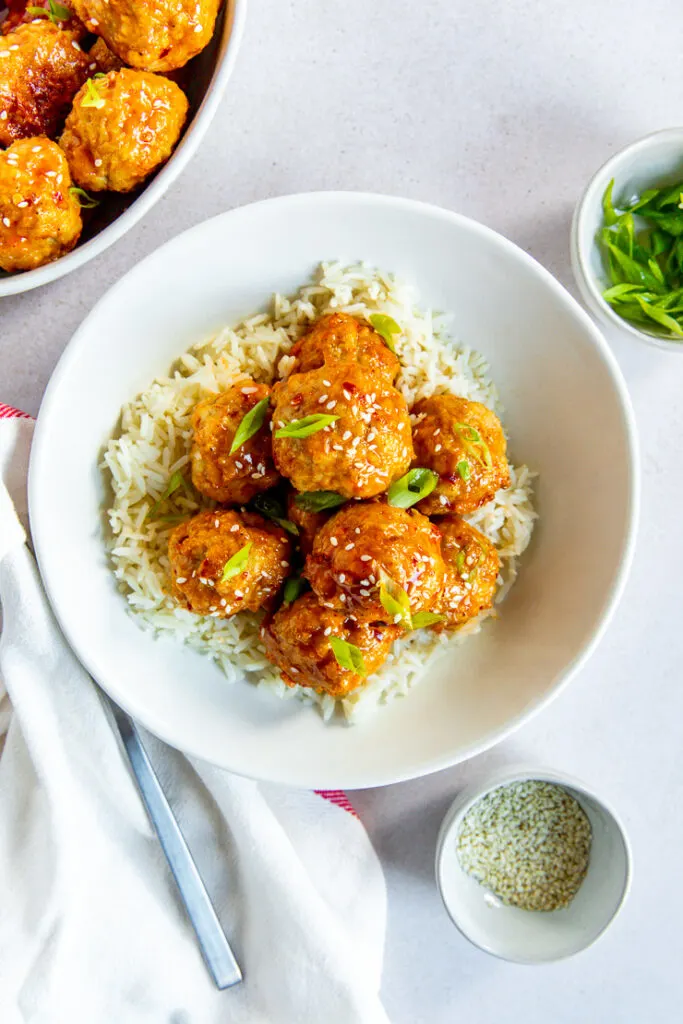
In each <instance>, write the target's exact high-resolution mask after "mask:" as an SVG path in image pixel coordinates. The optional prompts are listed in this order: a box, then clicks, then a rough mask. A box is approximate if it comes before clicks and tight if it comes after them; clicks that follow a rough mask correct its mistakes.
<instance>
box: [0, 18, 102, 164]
mask: <svg viewBox="0 0 683 1024" xmlns="http://www.w3.org/2000/svg"><path fill="white" fill-rule="evenodd" d="M87 77H88V55H87V54H86V53H84V52H83V50H82V49H81V47H80V45H79V44H78V42H77V40H76V36H75V35H74V34H73V33H71V32H65V31H63V30H62V29H61V28H59V27H58V26H57V25H53V24H52V22H51V21H46V20H43V19H41V20H40V21H32V22H30V23H29V24H26V25H20V26H19V28H17V29H15V30H14V31H13V32H10V33H9V35H7V36H6V37H3V38H2V40H1V41H0V145H2V146H9V145H11V143H12V142H14V141H15V140H16V139H27V138H32V137H33V136H36V135H48V136H55V135H56V134H57V132H58V130H59V128H60V127H61V123H62V119H63V118H64V116H65V115H66V112H67V110H68V108H69V105H70V104H71V101H72V100H73V98H74V96H75V95H76V93H77V92H78V90H79V89H80V87H81V86H82V85H83V82H84V81H85V80H86V78H87Z"/></svg>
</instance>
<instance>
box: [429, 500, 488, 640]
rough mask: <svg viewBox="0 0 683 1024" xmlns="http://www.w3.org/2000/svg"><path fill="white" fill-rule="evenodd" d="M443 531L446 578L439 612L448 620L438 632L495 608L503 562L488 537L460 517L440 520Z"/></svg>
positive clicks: (442, 542) (442, 546)
mask: <svg viewBox="0 0 683 1024" xmlns="http://www.w3.org/2000/svg"><path fill="white" fill-rule="evenodd" d="M439 530H440V531H441V552H442V554H443V560H444V563H445V565H446V575H445V577H444V588H443V592H442V594H441V597H440V598H439V601H438V602H437V606H436V609H435V610H436V611H438V612H440V613H441V614H442V615H444V616H445V622H444V623H443V624H442V625H441V626H440V627H438V628H446V629H449V628H450V629H453V628H454V627H455V626H459V625H461V624H462V623H463V622H466V621H467V620H468V619H472V618H474V617H475V616H476V615H478V614H479V613H480V612H483V611H485V609H487V608H491V606H492V605H493V598H494V595H495V592H496V581H497V579H498V572H499V570H500V559H499V557H498V552H497V551H496V549H495V547H494V546H493V544H492V543H491V541H490V540H489V539H488V537H485V536H484V534H483V533H481V532H480V531H479V530H477V529H475V527H474V526H470V524H469V523H467V522H465V520H464V519H461V518H460V516H446V517H445V518H443V519H440V520H439Z"/></svg>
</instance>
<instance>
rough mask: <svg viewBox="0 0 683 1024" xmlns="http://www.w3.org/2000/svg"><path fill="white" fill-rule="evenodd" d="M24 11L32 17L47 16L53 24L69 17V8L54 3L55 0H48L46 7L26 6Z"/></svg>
mask: <svg viewBox="0 0 683 1024" xmlns="http://www.w3.org/2000/svg"><path fill="white" fill-rule="evenodd" d="M26 13H27V14H31V15H33V17H34V18H49V19H50V21H51V22H52V24H53V25H56V24H57V23H58V22H59V21H68V20H69V18H70V17H71V11H70V10H69V8H68V7H64V6H63V5H62V4H58V3H56V0H50V2H49V4H48V6H47V7H27V8H26Z"/></svg>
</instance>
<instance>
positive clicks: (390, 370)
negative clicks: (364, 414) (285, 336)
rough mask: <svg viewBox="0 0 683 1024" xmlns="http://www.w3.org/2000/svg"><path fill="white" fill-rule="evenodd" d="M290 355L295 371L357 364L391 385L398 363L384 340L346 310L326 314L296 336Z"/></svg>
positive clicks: (398, 367) (394, 378)
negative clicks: (296, 339) (344, 311)
mask: <svg viewBox="0 0 683 1024" xmlns="http://www.w3.org/2000/svg"><path fill="white" fill-rule="evenodd" d="M290 355H292V356H294V358H295V360H296V362H295V364H294V366H293V372H294V373H306V372H307V371H308V370H318V369H320V367H321V366H324V365H325V364H326V363H328V364H329V363H332V364H334V363H358V365H359V366H362V368H363V369H364V370H367V371H368V373H374V374H376V375H377V376H378V377H382V378H383V379H384V380H385V381H386V382H387V383H388V384H393V383H394V381H395V380H396V375H397V374H398V371H399V369H400V363H399V361H398V359H397V358H396V356H395V355H394V353H393V352H392V351H391V349H390V348H389V347H388V346H387V345H386V343H385V342H384V339H383V338H382V337H381V335H379V334H378V333H377V331H375V330H373V329H372V327H371V326H370V324H368V323H366V322H365V321H364V320H357V319H356V317H354V316H349V314H348V313H329V314H328V315H327V316H323V317H321V318H320V320H318V321H317V322H316V323H315V324H314V325H313V327H311V329H310V331H307V332H306V334H304V335H303V337H301V338H299V340H298V341H297V343H296V344H295V345H294V347H293V349H292V351H291V352H290Z"/></svg>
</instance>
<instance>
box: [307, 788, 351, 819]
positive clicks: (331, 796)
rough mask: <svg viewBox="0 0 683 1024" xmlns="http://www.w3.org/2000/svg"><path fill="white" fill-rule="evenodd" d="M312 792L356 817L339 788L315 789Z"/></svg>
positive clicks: (346, 797)
mask: <svg viewBox="0 0 683 1024" xmlns="http://www.w3.org/2000/svg"><path fill="white" fill-rule="evenodd" d="M313 792H314V793H317V795H318V796H321V797H322V798H323V800H329V801H330V803H331V804H335V805H336V806H337V807H341V809H342V810H343V811H348V813H349V814H352V815H353V816H354V818H357V817H358V815H357V814H356V811H355V808H354V807H353V806H352V805H351V801H350V800H349V798H348V796H347V795H346V793H344V792H343V791H342V790H341V789H315V790H314V791H313Z"/></svg>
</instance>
